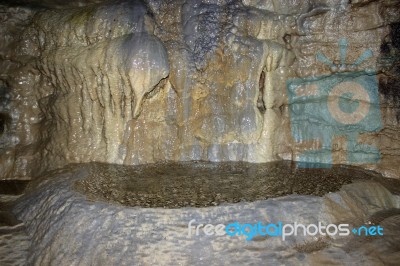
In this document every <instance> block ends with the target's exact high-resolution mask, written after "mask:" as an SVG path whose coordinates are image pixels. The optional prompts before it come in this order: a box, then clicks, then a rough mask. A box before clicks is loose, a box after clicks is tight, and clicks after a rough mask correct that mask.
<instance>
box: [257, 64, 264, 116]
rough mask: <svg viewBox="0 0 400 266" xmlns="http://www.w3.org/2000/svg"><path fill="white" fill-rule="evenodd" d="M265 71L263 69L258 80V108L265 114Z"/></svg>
mask: <svg viewBox="0 0 400 266" xmlns="http://www.w3.org/2000/svg"><path fill="white" fill-rule="evenodd" d="M264 87H265V71H264V70H263V71H261V75H260V80H259V81H258V99H257V108H258V110H260V112H261V113H262V114H263V113H265V110H266V108H265V103H264V91H265V88H264Z"/></svg>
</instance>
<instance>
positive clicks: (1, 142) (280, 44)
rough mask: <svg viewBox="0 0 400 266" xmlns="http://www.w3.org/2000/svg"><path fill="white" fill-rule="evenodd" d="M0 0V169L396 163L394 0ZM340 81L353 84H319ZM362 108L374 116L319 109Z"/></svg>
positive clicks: (380, 166) (19, 174) (388, 166)
mask: <svg viewBox="0 0 400 266" xmlns="http://www.w3.org/2000/svg"><path fill="white" fill-rule="evenodd" d="M1 3H3V5H2V6H1V11H2V12H1V13H0V14H1V19H2V27H1V33H2V35H1V36H2V37H1V38H2V39H1V62H0V64H1V66H2V73H1V78H0V134H1V135H0V148H1V149H2V151H3V152H2V153H1V154H0V164H1V168H2V169H3V171H2V176H3V178H5V179H11V178H13V179H15V178H18V179H30V178H32V177H35V176H37V175H39V174H40V173H41V172H43V171H45V170H49V169H54V168H57V167H62V166H64V165H66V164H68V163H75V162H91V161H98V162H105V163H117V164H126V165H132V164H142V163H152V162H157V161H164V160H173V161H189V160H205V161H250V162H267V161H272V160H280V159H286V160H296V161H303V162H306V163H308V162H317V163H323V164H328V165H331V164H337V163H343V164H362V165H363V166H364V167H366V168H370V169H376V170H378V171H380V172H383V173H385V174H386V175H390V176H394V177H396V176H397V175H398V173H399V172H398V171H399V170H398V168H397V167H396V166H397V163H398V158H399V155H400V154H399V150H400V146H399V145H400V142H399V141H398V139H399V138H400V136H399V133H398V132H399V130H398V127H399V117H400V116H399V113H400V111H399V104H398V102H399V99H398V98H399V97H398V88H399V86H398V76H399V73H398V62H399V59H398V58H399V43H398V42H399V37H398V34H399V26H398V25H399V21H398V17H399V4H398V2H397V1H392V0H385V1H383V0H382V1H350V2H349V1H339V0H323V1H312V0H310V1H300V0H299V1H275V0H257V1H253V0H243V1H238V0H211V1H205V0H204V1H195V0H186V1H185V0H178V1H168V0H142V1H138V0H136V1H107V2H103V1H87V2H81V1H71V2H68V3H61V2H60V1H40V3H39V2H38V1H33V0H32V1H29V0H28V1H16V2H13V3H11V2H9V1H2V2H1ZM339 40H347V46H346V52H345V53H346V56H345V57H343V53H342V50H343V49H342V50H340V49H341V48H339V47H340V45H339V46H338V41H339ZM365 50H368V51H370V53H368V56H369V57H368V58H365V59H367V60H361V61H360V62H358V61H357V59H358V58H359V57H360V56H361V57H362V53H363V52H364V51H365ZM322 55H323V56H322ZM321 61H322V62H321ZM353 63H354V66H353V67H348V66H351V65H352V64H353ZM332 66H338V67H337V69H335V68H333V67H332ZM371 69H372V70H373V77H371V73H372V72H369V70H371ZM354 73H363V75H358V76H355V75H354ZM341 76H346V77H347V78H349V80H347V81H348V82H353V83H351V84H353V85H354V84H355V83H354V80H353V78H357V79H358V81H357V82H358V83H357V82H356V83H357V84H359V85H360V86H361V87H360V89H359V90H358V91H359V92H360V93H361V94H360V93H358V94H357V93H356V94H353V93H352V92H351V91H350V92H349V91H346V90H344V89H343V88H342V89H338V90H331V89H332V88H331V87H332V86H336V85H337V86H339V87H340V86H342V84H341V82H340V81H341V78H340V77H341ZM321 77H327V80H329V82H325V83H324V84H325V85H323V86H322V87H324V86H325V87H326V86H328V85H326V84H330V85H329V86H331V87H329V86H328V87H326V88H325V87H324V88H325V92H326V93H325V94H326V95H325V94H324V95H323V97H314V96H315V95H314V96H313V94H312V93H313V92H315V91H316V89H315V87H313V86H308V85H307V86H303V85H304V84H306V83H307V82H308V81H309V80H319V81H318V82H320V81H321ZM369 79H371V80H372V79H373V80H374V81H373V84H375V85H374V87H373V92H371V93H372V94H371V95H369V97H367V98H366V97H364V98H362V97H361V96H362V95H364V96H365V94H362V93H363V91H362V90H363V89H364V88H365V87H363V86H364V85H363V84H365V82H366V83H368V84H372V83H371V82H372V81H371V82H369V81H368V80H369ZM291 80H297V81H299V82H298V83H296V84H300V85H301V86H303V89H304V90H302V89H301V90H299V93H300V94H299V95H297V94H296V95H297V96H301V95H302V96H304V97H303V98H301V97H298V98H296V99H300V98H301V99H300V102H293V101H292V99H294V98H293V97H292V96H291V95H290V86H289V85H290V84H291V82H290V81H291ZM322 83H323V81H322ZM318 84H320V83H318ZM301 86H300V87H301ZM357 86H358V85H357ZM318 88H319V87H318ZM350 90H351V88H350ZM332 91H333V92H334V93H333V94H334V95H333V97H331V98H329V97H328V96H329V95H330V94H329V93H330V92H332ZM368 91H369V90H368ZM371 91H372V89H371ZM296 93H297V92H296ZM302 93H303V94H302ZM360 95H361V96H360ZM297 96H296V97H297ZM310 96H311V97H310ZM358 96H360V97H361V98H360V97H358ZM372 96H373V97H372ZM310 99H311V100H310ZM330 100H332V101H333V102H335V103H337V104H335V107H334V108H333V109H329V108H328V107H329V106H331V105H329V103H328V102H329V101H330ZM368 101H369V102H368ZM376 103H378V104H376ZM366 105H368V106H373V107H374V108H375V106H377V107H376V108H375V109H377V111H376V112H375V113H374V114H375V116H374V118H376V119H372V120H371V119H370V120H368V121H366V120H365V121H356V120H354V119H351V118H350V120H346V121H353V122H352V123H351V124H350V125H347V126H346V127H342V126H341V125H340V123H342V122H343V121H342V122H340V119H336V120H335V119H334V117H333V118H332V116H334V115H335V113H336V114H341V115H344V116H345V117H352V116H355V117H360V115H359V112H363V111H364V112H367V111H368V112H369V111H370V110H371V109H368V110H367V111H366V110H365V108H364V109H359V108H358V106H366ZM299 106H305V110H306V112H301V111H299V110H297V109H296V108H297V107H299ZM294 109H296V110H297V111H298V112H297V113H296V112H295V111H296V110H294ZM300 109H301V108H300ZM321 110H325V111H326V112H325V111H321ZM332 110H334V111H333V113H332ZM310 114H312V115H310ZM366 117H370V116H366ZM293 118H295V119H294V120H293ZM378 118H379V119H378ZM293 121H295V122H294V124H293ZM298 121H301V126H300V127H299V126H297V125H296V123H297V122H298ZM354 121H356V122H354ZM371 121H372V122H371ZM338 123H339V124H338ZM371 123H372V124H374V125H370V124H371ZM376 123H379V125H378V124H376ZM366 124H368V126H365V125H366ZM375 124H376V125H375ZM293 128H295V130H294V131H293ZM343 129H345V130H344V131H346V130H347V131H346V132H344V133H343V132H342V131H343ZM372 129H373V130H372ZM293 132H297V133H298V134H297V133H296V134H294V133H293ZM349 132H350V133H349ZM300 135H301V137H299V136H300ZM366 147H367V148H368V149H366ZM369 147H373V148H371V149H369ZM316 151H322V153H318V152H316ZM321 154H322V155H321ZM313 156H314V157H317V159H315V158H314V157H313ZM306 166H307V164H306ZM308 166H309V165H308Z"/></svg>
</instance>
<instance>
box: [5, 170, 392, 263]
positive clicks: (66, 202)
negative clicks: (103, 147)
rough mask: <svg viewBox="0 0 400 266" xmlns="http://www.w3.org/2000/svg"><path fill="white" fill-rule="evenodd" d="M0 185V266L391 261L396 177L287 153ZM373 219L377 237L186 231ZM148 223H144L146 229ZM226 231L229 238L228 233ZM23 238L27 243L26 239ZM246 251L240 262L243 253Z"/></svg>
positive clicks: (65, 173)
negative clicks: (307, 162)
mask: <svg viewBox="0 0 400 266" xmlns="http://www.w3.org/2000/svg"><path fill="white" fill-rule="evenodd" d="M4 184H6V185H4V186H2V190H1V191H0V192H1V194H0V265H2V266H3V265H5V266H6V265H31V264H35V265H56V264H57V265H93V264H95V265H223V264H224V263H225V264H226V263H227V262H229V264H232V265H245V264H248V263H251V264H252V265H265V264H270V265H276V264H291V265H322V264H324V265H326V264H330V265H343V264H344V265H398V264H397V263H398V261H400V245H399V243H400V181H399V180H395V179H387V178H384V177H382V176H381V175H380V174H377V173H375V172H371V171H366V170H363V169H360V168H357V167H349V166H333V167H332V168H322V169H301V168H297V167H296V166H295V165H294V164H293V163H291V162H279V163H268V164H250V163H243V162H240V163H210V162H190V163H189V162H188V163H184V162H183V163H171V162H164V163H157V164H148V165H141V166H135V167H130V166H121V165H110V164H102V163H90V164H75V165H70V166H67V167H65V168H63V169H58V170H55V171H52V172H49V173H48V174H46V175H43V177H41V178H38V179H37V180H35V181H32V182H30V183H29V185H28V187H27V189H26V190H24V189H25V187H26V185H27V182H21V183H18V184H17V183H13V182H8V183H7V182H5V183H4ZM191 219H195V220H196V222H197V223H200V222H207V221H208V222H213V223H227V222H232V221H234V220H235V219H236V220H237V221H239V222H255V221H265V220H268V221H277V220H283V221H286V222H293V221H299V222H303V223H315V222H316V221H324V222H326V223H329V222H331V223H335V222H336V223H339V221H341V222H343V221H345V222H346V223H347V222H348V223H349V224H351V225H352V226H362V225H364V224H369V225H381V226H383V227H384V228H385V235H384V236H382V237H375V238H374V237H370V236H360V237H355V236H353V235H350V236H348V237H347V238H346V237H302V236H299V237H291V238H289V239H288V240H287V241H281V240H280V239H278V238H274V237H259V236H257V237H255V238H254V239H253V240H252V241H246V240H243V239H241V238H240V237H237V238H236V237H232V238H229V239H226V238H225V239H224V238H217V237H215V238H210V237H206V236H199V237H198V238H187V229H188V227H187V222H188V221H190V220H191ZM151 228H155V229H151ZM227 240H228V241H227ZM33 247H34V248H33ZM250 258H251V259H250Z"/></svg>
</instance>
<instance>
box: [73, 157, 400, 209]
mask: <svg viewBox="0 0 400 266" xmlns="http://www.w3.org/2000/svg"><path fill="white" fill-rule="evenodd" d="M90 169H91V171H90V174H89V175H88V177H87V178H85V179H84V180H82V181H78V182H77V183H76V184H75V186H74V188H75V189H76V190H77V191H79V192H81V193H83V194H84V195H86V196H87V197H88V199H90V200H101V201H107V202H111V203H118V204H122V205H125V206H139V207H164V208H179V207H189V206H192V207H207V206H216V205H220V204H223V203H235V202H240V201H243V202H251V201H256V200H264V199H268V198H274V197H279V196H285V195H290V194H299V195H315V196H323V195H325V194H326V193H329V192H335V191H338V190H339V189H340V188H341V187H342V186H343V185H345V184H349V183H352V182H353V181H356V180H379V179H382V178H383V177H382V176H381V175H379V174H377V173H373V172H369V171H365V170H362V169H361V168H356V167H350V166H340V165H337V166H334V167H332V168H326V169H302V168H297V167H296V166H295V164H293V163H292V162H274V163H264V164H252V163H245V162H226V163H212V162H181V163H176V162H175V163H174V162H169V163H156V164H149V165H139V166H134V167H130V166H122V165H108V164H93V165H91V167H90ZM398 183H399V184H400V182H398Z"/></svg>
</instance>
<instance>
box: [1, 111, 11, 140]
mask: <svg viewBox="0 0 400 266" xmlns="http://www.w3.org/2000/svg"><path fill="white" fill-rule="evenodd" d="M10 122H11V117H10V115H9V114H7V113H0V137H1V136H2V135H3V134H4V133H5V132H6V130H7V127H8V126H9V125H10Z"/></svg>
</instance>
